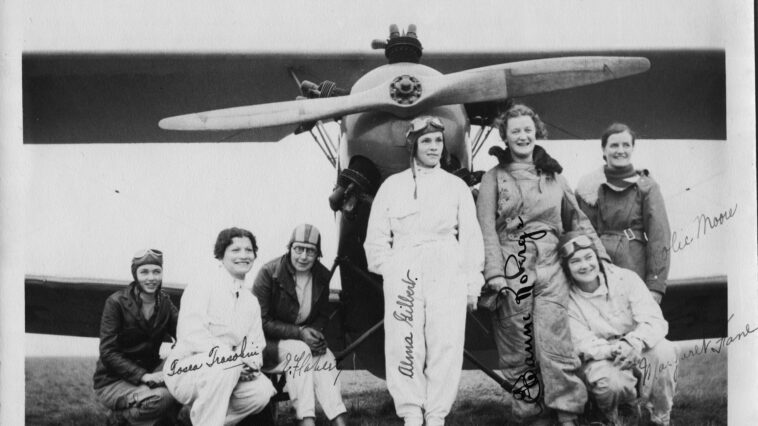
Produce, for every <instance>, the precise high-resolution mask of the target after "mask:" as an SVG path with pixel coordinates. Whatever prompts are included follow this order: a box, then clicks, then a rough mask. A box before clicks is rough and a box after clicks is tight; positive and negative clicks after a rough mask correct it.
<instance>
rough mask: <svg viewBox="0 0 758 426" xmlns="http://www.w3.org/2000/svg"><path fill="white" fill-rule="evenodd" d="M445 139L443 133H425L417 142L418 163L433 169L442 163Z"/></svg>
mask: <svg viewBox="0 0 758 426" xmlns="http://www.w3.org/2000/svg"><path fill="white" fill-rule="evenodd" d="M444 147H445V137H444V136H443V134H442V132H432V133H425V134H423V135H421V136H419V137H418V140H416V161H417V162H418V163H419V165H420V166H423V167H427V168H432V167H436V166H437V164H439V163H440V158H442V149H443V148H444Z"/></svg>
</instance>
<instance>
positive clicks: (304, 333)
mask: <svg viewBox="0 0 758 426" xmlns="http://www.w3.org/2000/svg"><path fill="white" fill-rule="evenodd" d="M300 340H302V341H303V342H305V344H306V345H308V347H309V348H311V353H313V355H323V354H324V353H326V338H325V337H324V334H323V333H321V332H320V331H318V330H316V329H315V328H311V327H302V328H301V329H300Z"/></svg>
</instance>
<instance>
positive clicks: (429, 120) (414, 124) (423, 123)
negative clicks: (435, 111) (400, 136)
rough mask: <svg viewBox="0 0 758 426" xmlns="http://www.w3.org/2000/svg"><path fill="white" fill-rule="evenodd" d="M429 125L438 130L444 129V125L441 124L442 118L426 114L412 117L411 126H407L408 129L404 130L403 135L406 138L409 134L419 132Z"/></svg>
mask: <svg viewBox="0 0 758 426" xmlns="http://www.w3.org/2000/svg"><path fill="white" fill-rule="evenodd" d="M429 126H432V127H434V128H436V129H438V130H445V125H443V124H442V120H440V119H439V118H437V117H432V116H429V115H427V116H423V117H417V118H414V119H413V121H411V127H409V128H408V131H407V132H405V137H406V138H407V137H408V136H410V135H411V133H416V132H420V131H422V130H424V129H426V128H427V127H429Z"/></svg>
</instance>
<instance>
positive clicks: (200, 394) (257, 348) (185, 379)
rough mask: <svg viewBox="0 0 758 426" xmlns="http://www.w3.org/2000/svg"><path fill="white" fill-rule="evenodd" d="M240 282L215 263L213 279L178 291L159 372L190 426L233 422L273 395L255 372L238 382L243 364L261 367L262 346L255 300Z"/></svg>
mask: <svg viewBox="0 0 758 426" xmlns="http://www.w3.org/2000/svg"><path fill="white" fill-rule="evenodd" d="M242 284H243V282H242V281H240V280H237V279H234V278H233V277H232V276H231V275H230V274H229V273H228V272H227V271H226V269H225V268H224V267H223V266H221V265H219V270H218V271H216V274H215V279H212V280H201V281H198V282H195V283H193V284H191V285H190V286H188V287H187V289H186V290H185V291H184V294H183V295H182V303H181V309H180V310H179V322H178V325H177V333H176V337H177V342H176V345H175V347H174V348H173V349H172V350H171V352H170V353H169V356H168V358H167V359H166V363H165V364H164V367H163V375H164V377H165V381H166V386H167V387H168V390H169V391H170V392H171V394H172V395H173V396H174V398H176V400H177V401H179V402H181V403H182V404H191V405H192V409H191V411H190V418H191V420H192V424H196V425H209V426H213V425H222V424H225V425H228V424H235V423H237V422H239V421H240V420H242V419H243V418H244V417H246V416H247V415H249V414H253V413H257V412H259V411H261V410H262V409H263V408H264V407H265V406H266V404H268V402H269V400H270V399H271V397H272V396H274V395H275V394H276V389H275V388H274V386H273V385H272V384H271V381H270V380H269V379H268V378H267V377H266V376H264V375H262V374H260V373H258V375H257V376H256V377H255V378H254V379H253V380H250V381H245V382H242V381H239V378H240V373H241V372H242V366H243V363H244V364H247V365H248V366H250V367H251V368H254V369H256V370H259V369H260V367H261V364H262V355H261V354H262V353H263V348H264V347H265V346H266V341H265V339H264V337H263V329H262V328H261V312H260V306H259V305H258V300H257V299H256V298H255V296H253V294H252V293H251V292H250V291H249V290H247V289H245V288H243V287H242ZM214 348H216V349H215V351H214ZM235 354H236V356H235Z"/></svg>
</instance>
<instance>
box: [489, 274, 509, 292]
mask: <svg viewBox="0 0 758 426" xmlns="http://www.w3.org/2000/svg"><path fill="white" fill-rule="evenodd" d="M505 287H508V281H506V280H505V277H495V278H492V279H491V280H489V281H487V288H488V289H489V290H490V291H494V292H495V293H498V292H500V290H502V289H503V288H505Z"/></svg>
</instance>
